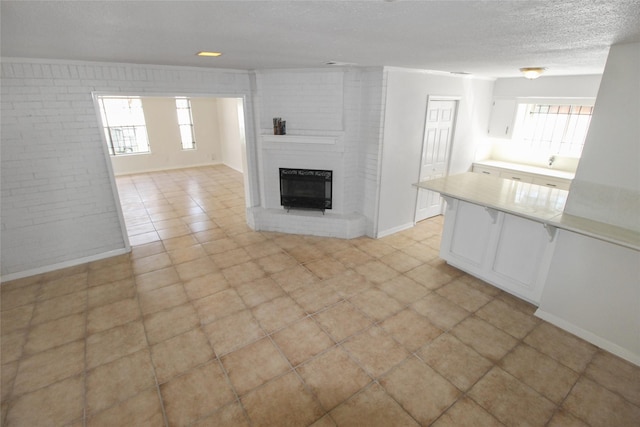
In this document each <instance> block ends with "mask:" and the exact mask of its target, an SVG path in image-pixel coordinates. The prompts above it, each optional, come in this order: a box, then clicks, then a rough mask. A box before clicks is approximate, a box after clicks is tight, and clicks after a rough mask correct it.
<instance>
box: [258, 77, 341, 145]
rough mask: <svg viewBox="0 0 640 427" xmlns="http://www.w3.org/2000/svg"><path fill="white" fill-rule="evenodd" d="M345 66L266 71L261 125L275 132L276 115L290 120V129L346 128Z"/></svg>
mask: <svg viewBox="0 0 640 427" xmlns="http://www.w3.org/2000/svg"><path fill="white" fill-rule="evenodd" d="M343 74H344V72H343V71H342V70H291V71H263V72H259V73H258V74H257V80H258V90H259V91H260V96H261V105H260V128H261V129H263V130H264V131H265V132H267V133H272V130H273V118H274V117H281V118H282V120H286V122H287V133H289V132H291V133H304V132H308V131H314V130H315V131H324V132H327V131H343V130H344V125H343V95H344V91H343Z"/></svg>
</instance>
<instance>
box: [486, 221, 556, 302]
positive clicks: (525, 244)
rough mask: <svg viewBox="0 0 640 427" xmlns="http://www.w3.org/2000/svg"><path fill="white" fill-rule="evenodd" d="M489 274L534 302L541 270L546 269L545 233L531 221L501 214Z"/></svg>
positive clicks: (514, 291)
mask: <svg viewBox="0 0 640 427" xmlns="http://www.w3.org/2000/svg"><path fill="white" fill-rule="evenodd" d="M501 222H502V224H501V226H500V232H499V236H498V242H497V246H496V252H495V256H494V258H493V263H492V266H491V276H493V279H494V281H495V282H496V283H498V284H500V285H502V286H503V287H504V288H505V289H506V290H508V291H511V292H512V293H514V294H516V295H518V296H520V297H524V298H525V299H528V300H530V301H534V302H538V301H539V300H540V295H541V292H542V285H543V283H542V281H541V279H540V277H541V273H542V272H544V271H546V269H547V265H546V264H547V262H548V259H547V258H548V252H549V247H550V245H549V234H548V233H547V231H546V230H545V228H544V226H543V225H542V224H541V223H539V222H535V221H530V220H528V219H524V218H520V217H517V216H514V215H509V214H505V215H504V217H503V218H502V221H501Z"/></svg>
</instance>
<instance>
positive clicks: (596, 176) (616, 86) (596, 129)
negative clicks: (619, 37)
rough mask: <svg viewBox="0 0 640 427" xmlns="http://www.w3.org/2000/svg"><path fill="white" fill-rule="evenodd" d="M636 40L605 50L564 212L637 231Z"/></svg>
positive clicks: (639, 114) (639, 89)
mask: <svg viewBox="0 0 640 427" xmlns="http://www.w3.org/2000/svg"><path fill="white" fill-rule="evenodd" d="M639 76H640V43H630V44H622V45H615V46H612V47H611V50H610V51H609V57H608V59H607V64H606V66H605V71H604V75H603V77H602V83H601V84H600V90H599V92H598V98H597V100H596V105H595V108H594V112H593V118H592V119H591V126H590V127H589V133H588V134H587V139H586V141H585V147H584V151H583V153H582V158H581V160H580V164H579V165H578V170H577V172H576V177H575V179H574V181H573V184H572V187H571V188H572V191H571V193H569V198H568V200H567V207H566V208H565V212H567V213H571V214H573V215H578V216H584V217H587V218H590V219H594V220H597V221H602V222H606V223H609V224H613V225H618V226H621V227H625V228H630V229H633V230H636V231H640V215H639V212H640V77H639Z"/></svg>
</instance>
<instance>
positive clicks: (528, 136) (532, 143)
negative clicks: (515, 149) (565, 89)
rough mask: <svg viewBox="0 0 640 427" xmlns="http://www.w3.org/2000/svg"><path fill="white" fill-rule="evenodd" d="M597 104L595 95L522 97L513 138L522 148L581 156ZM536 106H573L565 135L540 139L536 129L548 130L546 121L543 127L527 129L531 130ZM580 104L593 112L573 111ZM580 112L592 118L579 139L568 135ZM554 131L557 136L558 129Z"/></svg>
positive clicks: (568, 117)
mask: <svg viewBox="0 0 640 427" xmlns="http://www.w3.org/2000/svg"><path fill="white" fill-rule="evenodd" d="M594 104H595V99H594V98H557V99H545V98H527V99H518V102H517V110H516V123H515V127H514V135H513V140H514V142H516V143H517V144H518V145H520V146H521V147H522V148H525V149H527V150H530V151H533V152H537V153H540V154H544V155H554V156H563V157H573V158H580V157H581V155H582V150H583V149H584V143H585V141H586V137H587V135H588V131H589V127H590V126H591V118H592V117H593V107H594ZM536 106H547V107H550V108H556V107H557V108H562V107H569V108H570V113H569V114H567V119H566V123H565V124H564V129H563V131H562V136H561V138H560V139H559V140H553V139H551V140H549V139H544V138H539V139H536V137H535V134H536V133H540V132H545V124H543V126H542V128H539V127H535V126H534V130H533V132H531V133H527V130H528V129H527V126H528V125H529V122H528V120H527V119H531V114H534V113H532V110H533V109H534V108H535V107H536ZM576 107H585V108H589V109H590V114H573V112H572V110H573V109H574V108H576ZM539 114H540V115H545V113H539ZM563 114H564V113H563ZM546 115H549V114H546ZM557 116H560V114H556V118H555V120H556V121H557V120H558V118H557ZM576 116H577V117H579V116H582V117H584V116H588V117H589V119H588V122H587V124H586V126H585V127H584V134H583V137H581V138H578V139H577V140H576V139H573V138H567V134H568V132H567V130H568V127H569V126H570V124H571V120H572V118H573V117H576ZM545 120H548V117H546V118H545ZM554 125H557V123H554ZM546 132H547V133H548V132H549V131H548V130H546ZM552 134H554V136H557V134H556V133H555V132H552ZM567 147H568V148H567ZM576 147H577V148H576Z"/></svg>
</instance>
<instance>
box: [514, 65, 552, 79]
mask: <svg viewBox="0 0 640 427" xmlns="http://www.w3.org/2000/svg"><path fill="white" fill-rule="evenodd" d="M544 70H546V68H543V67H525V68H520V72H521V73H522V74H523V75H524V78H525V79H529V80H533V79H537V78H538V77H540V76H541V75H542V73H544Z"/></svg>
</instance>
